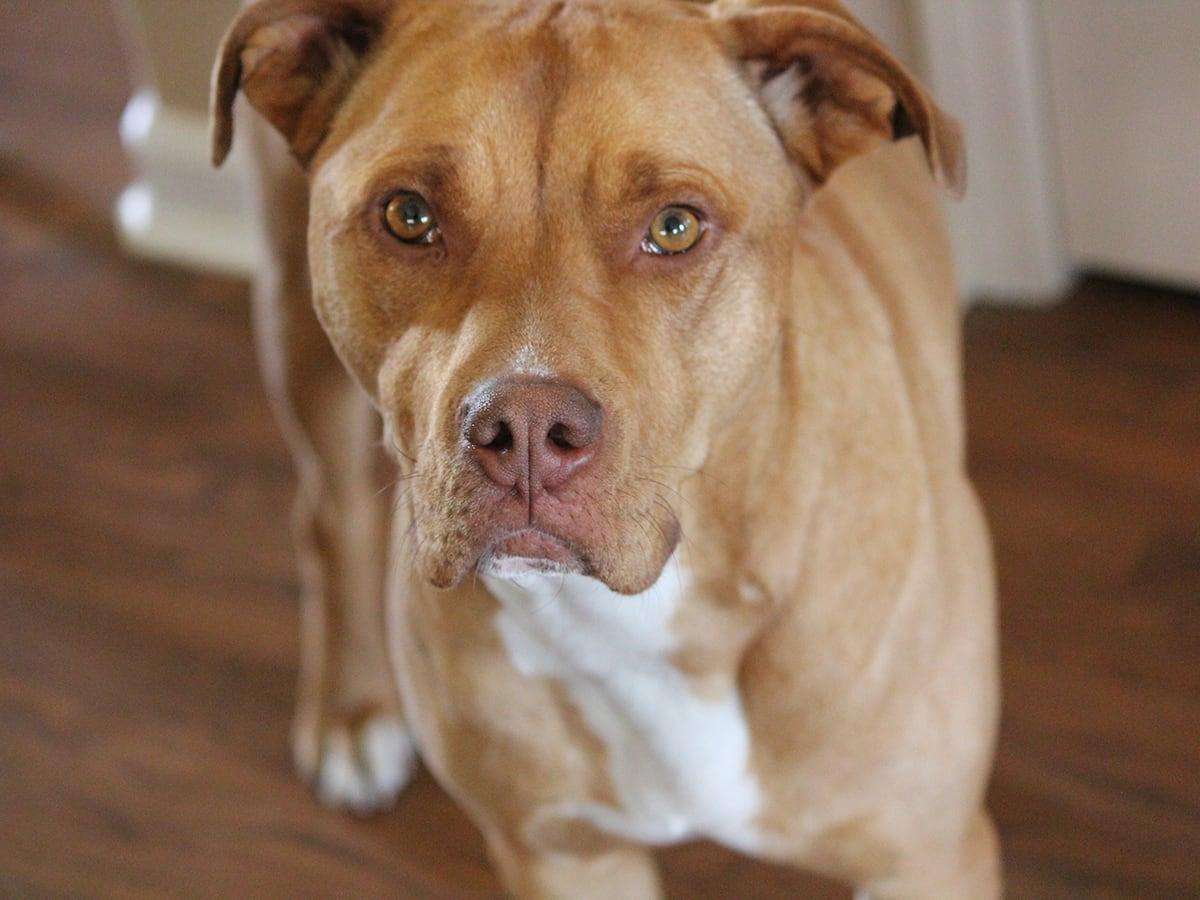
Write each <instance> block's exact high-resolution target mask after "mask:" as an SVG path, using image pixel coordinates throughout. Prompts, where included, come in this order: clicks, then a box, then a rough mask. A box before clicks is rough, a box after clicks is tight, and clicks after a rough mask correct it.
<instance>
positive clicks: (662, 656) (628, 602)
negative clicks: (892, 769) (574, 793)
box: [484, 560, 759, 849]
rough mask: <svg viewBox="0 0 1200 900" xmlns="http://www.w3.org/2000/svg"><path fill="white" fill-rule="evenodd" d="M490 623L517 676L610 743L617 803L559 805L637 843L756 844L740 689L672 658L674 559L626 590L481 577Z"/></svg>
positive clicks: (567, 579) (526, 577)
mask: <svg viewBox="0 0 1200 900" xmlns="http://www.w3.org/2000/svg"><path fill="white" fill-rule="evenodd" d="M484 580H485V582H486V584H487V586H488V588H489V590H490V591H491V592H492V594H493V596H495V597H496V598H497V599H498V600H499V601H500V604H501V609H500V611H499V612H498V613H497V614H496V619H495V624H496V628H497V630H498V631H499V633H500V637H501V639H502V641H503V643H504V646H505V649H506V651H507V653H508V656H509V658H510V659H511V661H512V663H513V665H514V666H515V667H516V668H517V669H518V670H519V671H520V672H521V673H522V674H524V675H527V676H529V677H536V678H550V679H554V680H556V681H558V682H559V683H561V684H562V686H563V687H564V689H565V690H566V692H567V695H568V696H569V697H570V699H571V701H572V702H573V703H574V704H575V705H576V706H577V707H578V709H579V711H580V713H581V715H582V717H583V719H584V721H585V723H586V724H587V726H588V728H590V729H591V730H592V732H594V734H595V735H596V737H598V738H599V739H600V740H601V741H602V742H603V743H604V745H605V747H606V748H607V750H608V759H609V776H610V778H611V781H612V785H613V788H614V791H615V793H616V797H617V801H618V802H617V804H616V805H615V806H612V807H609V806H605V805H600V804H576V805H569V806H568V807H567V808H563V809H560V810H558V812H560V813H561V814H564V815H569V816H573V817H579V818H584V819H586V820H588V821H590V822H591V823H592V824H593V825H594V826H596V827H597V828H600V829H601V830H603V831H606V832H609V833H613V834H617V835H620V836H622V837H626V838H629V839H631V840H635V841H638V842H641V843H648V844H669V843H674V842H677V841H681V840H686V839H689V838H692V837H701V836H702V837H708V838H712V839H714V840H718V841H721V842H723V843H726V844H728V845H730V846H734V847H737V848H740V849H750V848H751V845H752V844H753V843H754V840H753V829H752V822H753V819H754V816H755V814H756V812H757V811H758V808H759V790H758V785H757V783H756V782H755V780H754V778H753V777H752V775H751V773H750V770H749V755H750V737H749V731H748V729H747V727H746V720H745V717H744V715H743V713H742V705H741V699H740V697H739V696H738V693H737V691H736V689H735V688H734V687H733V686H731V687H730V690H729V692H728V694H727V695H726V696H723V697H716V698H714V697H709V696H700V695H698V694H697V693H696V692H695V691H694V689H693V686H692V685H691V684H690V682H689V680H688V678H687V677H686V676H685V675H684V674H683V673H682V672H680V671H679V670H678V669H677V668H676V667H675V666H674V665H673V663H672V661H671V660H672V654H673V652H674V651H675V650H676V649H677V641H676V638H675V637H674V636H673V635H672V632H671V622H672V619H673V617H674V614H675V610H676V608H677V607H678V604H679V603H680V602H681V600H682V599H683V596H684V592H685V589H686V584H687V576H686V573H685V572H684V571H682V570H681V569H680V567H679V566H678V564H677V563H676V561H675V560H672V561H671V562H670V563H668V565H667V567H666V569H665V570H664V571H663V574H662V576H661V577H660V578H659V580H658V582H657V583H656V584H655V585H654V586H653V587H652V588H650V589H649V590H648V591H646V592H645V593H642V594H639V595H637V596H634V597H627V596H622V595H620V594H615V593H613V592H612V591H610V590H608V589H607V588H606V587H604V585H602V584H601V583H600V582H598V581H596V580H594V579H591V578H586V577H583V576H578V575H566V576H563V575H547V574H538V573H524V574H521V575H517V576H515V577H512V578H503V579H501V578H497V577H494V576H486V577H485V579H484Z"/></svg>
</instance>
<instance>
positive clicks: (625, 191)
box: [620, 151, 711, 203]
mask: <svg viewBox="0 0 1200 900" xmlns="http://www.w3.org/2000/svg"><path fill="white" fill-rule="evenodd" d="M621 169H622V172H623V183H622V185H621V193H620V196H621V199H622V200H625V201H628V202H631V203H637V202H640V201H645V200H649V199H651V198H653V197H656V196H659V195H662V194H665V193H667V192H668V191H671V190H679V189H680V188H681V187H687V186H688V185H690V184H693V183H704V182H706V181H709V180H711V179H705V178H704V177H703V173H702V172H700V171H697V170H696V169H695V168H694V167H692V166H688V165H683V164H681V163H678V162H673V161H668V160H665V159H661V158H660V157H658V156H657V155H656V154H653V153H647V152H644V151H642V152H637V153H631V154H629V155H628V156H626V157H625V159H624V160H623V165H622V166H621Z"/></svg>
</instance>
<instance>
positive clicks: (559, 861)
mask: <svg viewBox="0 0 1200 900" xmlns="http://www.w3.org/2000/svg"><path fill="white" fill-rule="evenodd" d="M484 836H485V838H486V840H487V847H488V855H489V856H490V857H491V859H492V864H493V865H494V866H495V868H496V872H497V873H498V874H499V876H500V880H501V882H502V883H503V885H504V890H505V893H506V894H507V895H508V896H510V897H513V898H515V900H660V898H661V897H662V896H663V892H662V886H661V884H660V882H659V877H658V868H657V865H656V864H655V862H654V856H653V854H652V853H651V851H649V850H647V849H644V848H641V847H634V846H619V847H612V848H611V849H605V850H601V851H598V852H595V853H589V854H574V853H563V852H559V851H557V850H555V851H547V850H542V849H534V848H531V847H530V846H529V843H528V842H527V841H524V840H521V839H519V838H512V837H510V836H508V835H505V834H501V833H499V832H488V831H487V830H486V829H485V835H484Z"/></svg>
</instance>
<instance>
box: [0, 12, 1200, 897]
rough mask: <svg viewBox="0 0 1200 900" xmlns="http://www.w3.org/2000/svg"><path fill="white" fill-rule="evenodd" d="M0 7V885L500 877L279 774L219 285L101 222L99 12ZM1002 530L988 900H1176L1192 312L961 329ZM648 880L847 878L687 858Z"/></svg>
mask: <svg viewBox="0 0 1200 900" xmlns="http://www.w3.org/2000/svg"><path fill="white" fill-rule="evenodd" d="M29 8H30V7H29V6H28V5H26V4H6V5H3V6H0V79H2V80H0V88H2V89H0V896H16V897H41V896H87V897H143V896H155V897H158V896H179V897H219V896H295V897H304V896H326V895H337V896H354V897H387V896H390V897H405V898H417V900H442V898H445V900H449V898H455V900H472V898H490V897H495V896H496V895H497V889H496V883H495V881H494V880H493V878H492V875H491V874H490V872H489V870H488V868H487V865H486V862H485V859H484V856H483V849H482V844H481V842H480V840H479V838H478V836H477V835H476V834H475V832H474V831H473V829H472V828H471V827H470V825H469V824H468V823H467V822H466V820H465V819H464V818H463V816H462V815H461V813H459V812H458V811H457V809H456V808H455V807H454V805H453V804H452V803H451V802H450V801H449V800H448V799H447V798H446V796H445V795H444V794H443V793H442V792H441V791H440V790H439V789H438V788H437V787H436V785H434V784H433V782H432V781H431V780H430V779H429V778H428V777H427V776H422V777H421V778H420V779H419V780H418V782H417V783H416V784H415V785H414V786H413V788H412V789H410V791H409V792H408V793H406V794H405V795H404V796H403V797H402V799H401V801H400V803H399V805H398V807H397V809H396V810H395V811H394V812H392V813H391V814H388V815H385V816H382V817H379V818H376V819H372V820H369V821H359V820H355V819H352V818H347V817H343V816H341V815H338V814H334V813H330V812H326V811H324V810H323V809H321V808H320V807H319V806H318V805H317V804H316V803H315V801H314V800H313V799H312V798H311V797H310V795H309V794H308V792H307V790H306V789H305V788H304V787H303V786H301V785H300V784H299V783H298V782H297V781H296V780H295V779H294V777H293V776H292V773H291V769H290V765H289V762H288V757H287V752H286V744H285V738H286V733H287V727H288V716H289V712H290V708H291V699H292V698H291V693H292V687H293V681H294V678H295V654H296V639H295V633H296V609H295V595H296V583H295V578H294V575H293V569H292V559H291V553H290V549H289V544H288V536H287V509H288V504H289V501H290V492H291V485H292V480H291V473H290V469H289V465H288V461H287V458H286V454H285V452H284V448H283V446H282V443H281V441H280V439H279V438H278V436H277V434H276V432H275V429H274V426H273V424H272V422H271V420H270V416H269V414H268V411H267V408H266V403H265V400H264V398H263V394H262V391H261V389H260V388H259V385H258V378H257V373H256V370H255V365H254V360H253V353H252V346H251V340H250V335H249V330H248V322H247V313H246V288H245V286H244V285H243V284H241V283H238V282H235V281H229V280H224V279H219V278H215V277H208V276H203V275H196V274H191V273H185V272H181V271H176V270H173V269H170V268H166V267H161V266H151V265H145V264H140V263H136V262H132V261H130V260H129V259H127V258H126V257H124V256H123V255H122V254H121V252H120V251H119V248H118V247H117V246H116V245H115V242H114V240H113V238H112V236H111V234H112V232H111V228H110V226H109V221H110V219H109V209H110V205H111V203H112V200H113V198H114V196H115V194H116V192H117V191H118V190H119V188H120V186H121V184H122V181H123V178H124V172H123V165H122V157H121V153H120V149H119V147H118V146H117V142H116V138H115V121H116V117H117V115H118V113H119V111H120V108H121V105H122V104H123V102H124V100H125V98H126V97H127V95H128V91H129V85H128V83H127V81H126V78H125V76H124V72H123V67H122V62H121V57H120V52H119V44H118V40H117V35H116V33H115V29H114V24H113V21H112V18H111V13H110V10H109V7H108V5H107V4H106V3H103V2H99V0H39V2H38V4H37V5H36V9H37V14H36V15H31V14H29V12H28V10H29ZM967 362H968V391H967V395H968V404H969V410H970V425H971V434H972V448H973V449H972V456H971V460H972V468H973V470H974V472H975V474H976V477H977V479H978V483H979V486H980V491H981V493H982V495H983V498H984V501H985V504H986V506H987V508H988V512H989V517H990V519H991V522H992V525H993V528H994V530H995V534H996V544H997V555H998V563H999V570H1000V582H1001V593H1002V604H1003V605H1002V623H1003V635H1004V687H1005V692H1006V702H1005V714H1004V722H1003V728H1002V735H1001V745H1000V756H999V765H998V769H997V774H996V778H995V782H994V788H993V794H992V796H993V806H994V809H995V811H996V814H997V817H998V820H999V823H1000V827H1001V831H1002V833H1003V838H1004V841H1005V846H1006V852H1007V865H1008V874H1009V881H1010V894H1011V896H1013V897H1030V898H1075V897H1130V898H1133V897H1185V896H1198V895H1200V302H1198V301H1197V300H1196V299H1195V298H1189V297H1184V296H1178V295H1169V294H1163V293H1158V292H1154V291H1151V290H1148V289H1140V288H1133V287H1129V286H1125V285H1119V284H1114V283H1106V282H1101V281H1091V282H1087V283H1085V284H1084V285H1083V286H1082V287H1081V288H1080V290H1079V291H1078V292H1077V293H1076V294H1075V295H1074V296H1073V297H1072V298H1070V299H1069V300H1068V301H1067V302H1066V303H1064V304H1063V305H1061V306H1059V307H1057V308H1055V309H1053V310H1051V311H1047V312H1028V311H1014V310H1011V309H999V308H982V309H978V310H976V311H975V312H973V313H972V314H971V316H970V317H969V319H968V324H967ZM663 860H664V864H665V868H666V872H667V882H668V885H669V889H670V892H671V896H672V897H676V898H701V900H702V898H739V900H753V898H783V897H798V896H805V897H841V896H845V894H844V892H842V891H841V890H840V889H837V888H834V887H831V886H829V885H824V884H820V883H817V882H814V881H813V880H811V879H809V878H807V877H805V876H802V875H799V874H796V873H791V872H786V871H783V870H780V869H776V868H772V867H768V866H763V865H761V864H758V863H752V862H749V861H747V860H743V859H739V858H738V857H736V856H734V855H732V854H730V853H727V852H725V851H721V850H718V849H716V848H713V847H710V846H707V845H694V846H688V847H683V848H679V849H676V850H672V851H670V852H667V853H664V854H663Z"/></svg>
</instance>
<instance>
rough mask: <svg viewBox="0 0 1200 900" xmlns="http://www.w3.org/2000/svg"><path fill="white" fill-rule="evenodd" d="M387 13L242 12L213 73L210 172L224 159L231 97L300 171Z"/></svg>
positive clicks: (376, 0) (270, 5)
mask: <svg viewBox="0 0 1200 900" xmlns="http://www.w3.org/2000/svg"><path fill="white" fill-rule="evenodd" d="M392 6H393V3H392V0H258V2H256V3H253V4H251V5H250V6H247V7H246V8H245V9H244V10H242V12H241V14H240V15H239V16H238V17H237V18H236V19H235V20H234V22H233V24H232V25H231V26H230V27H229V30H228V31H227V32H226V33H225V38H224V40H222V42H221V48H220V50H219V51H218V53H217V62H216V67H215V68H214V69H213V77H212V100H211V120H212V121H211V127H212V159H213V165H217V166H219V165H220V164H221V163H222V162H224V160H225V157H226V156H227V155H228V154H229V148H230V145H231V143H232V142H233V101H234V98H235V97H236V96H237V92H238V90H241V91H242V92H243V93H244V94H245V95H246V99H247V100H249V101H250V105H251V106H253V107H254V108H255V109H257V110H258V111H259V112H260V113H261V114H262V115H263V117H264V118H266V119H267V121H269V122H270V123H271V124H272V125H274V126H275V128H277V129H278V130H279V132H280V133H281V134H283V136H284V137H285V138H287V141H288V144H289V145H290V146H291V149H292V153H293V154H294V155H295V157H296V158H297V159H298V160H300V162H301V163H302V164H307V163H308V161H309V159H310V158H311V157H312V155H313V153H314V152H315V151H316V149H317V147H318V146H319V145H320V143H321V141H322V139H323V138H324V137H325V133H326V131H327V130H328V128H329V123H330V122H331V121H332V119H333V116H334V113H335V112H337V108H338V105H339V104H340V103H341V101H342V100H343V99H344V98H345V96H346V93H347V91H348V90H349V89H350V86H351V84H353V82H354V78H355V76H356V75H357V73H358V70H359V68H360V67H361V64H362V61H363V58H364V56H365V55H366V53H367V51H368V50H369V49H370V47H371V45H372V44H373V43H374V41H375V38H376V37H378V35H379V33H380V32H381V31H382V30H383V27H384V25H385V23H386V20H387V16H388V13H389V12H390V11H391V9H392Z"/></svg>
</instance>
